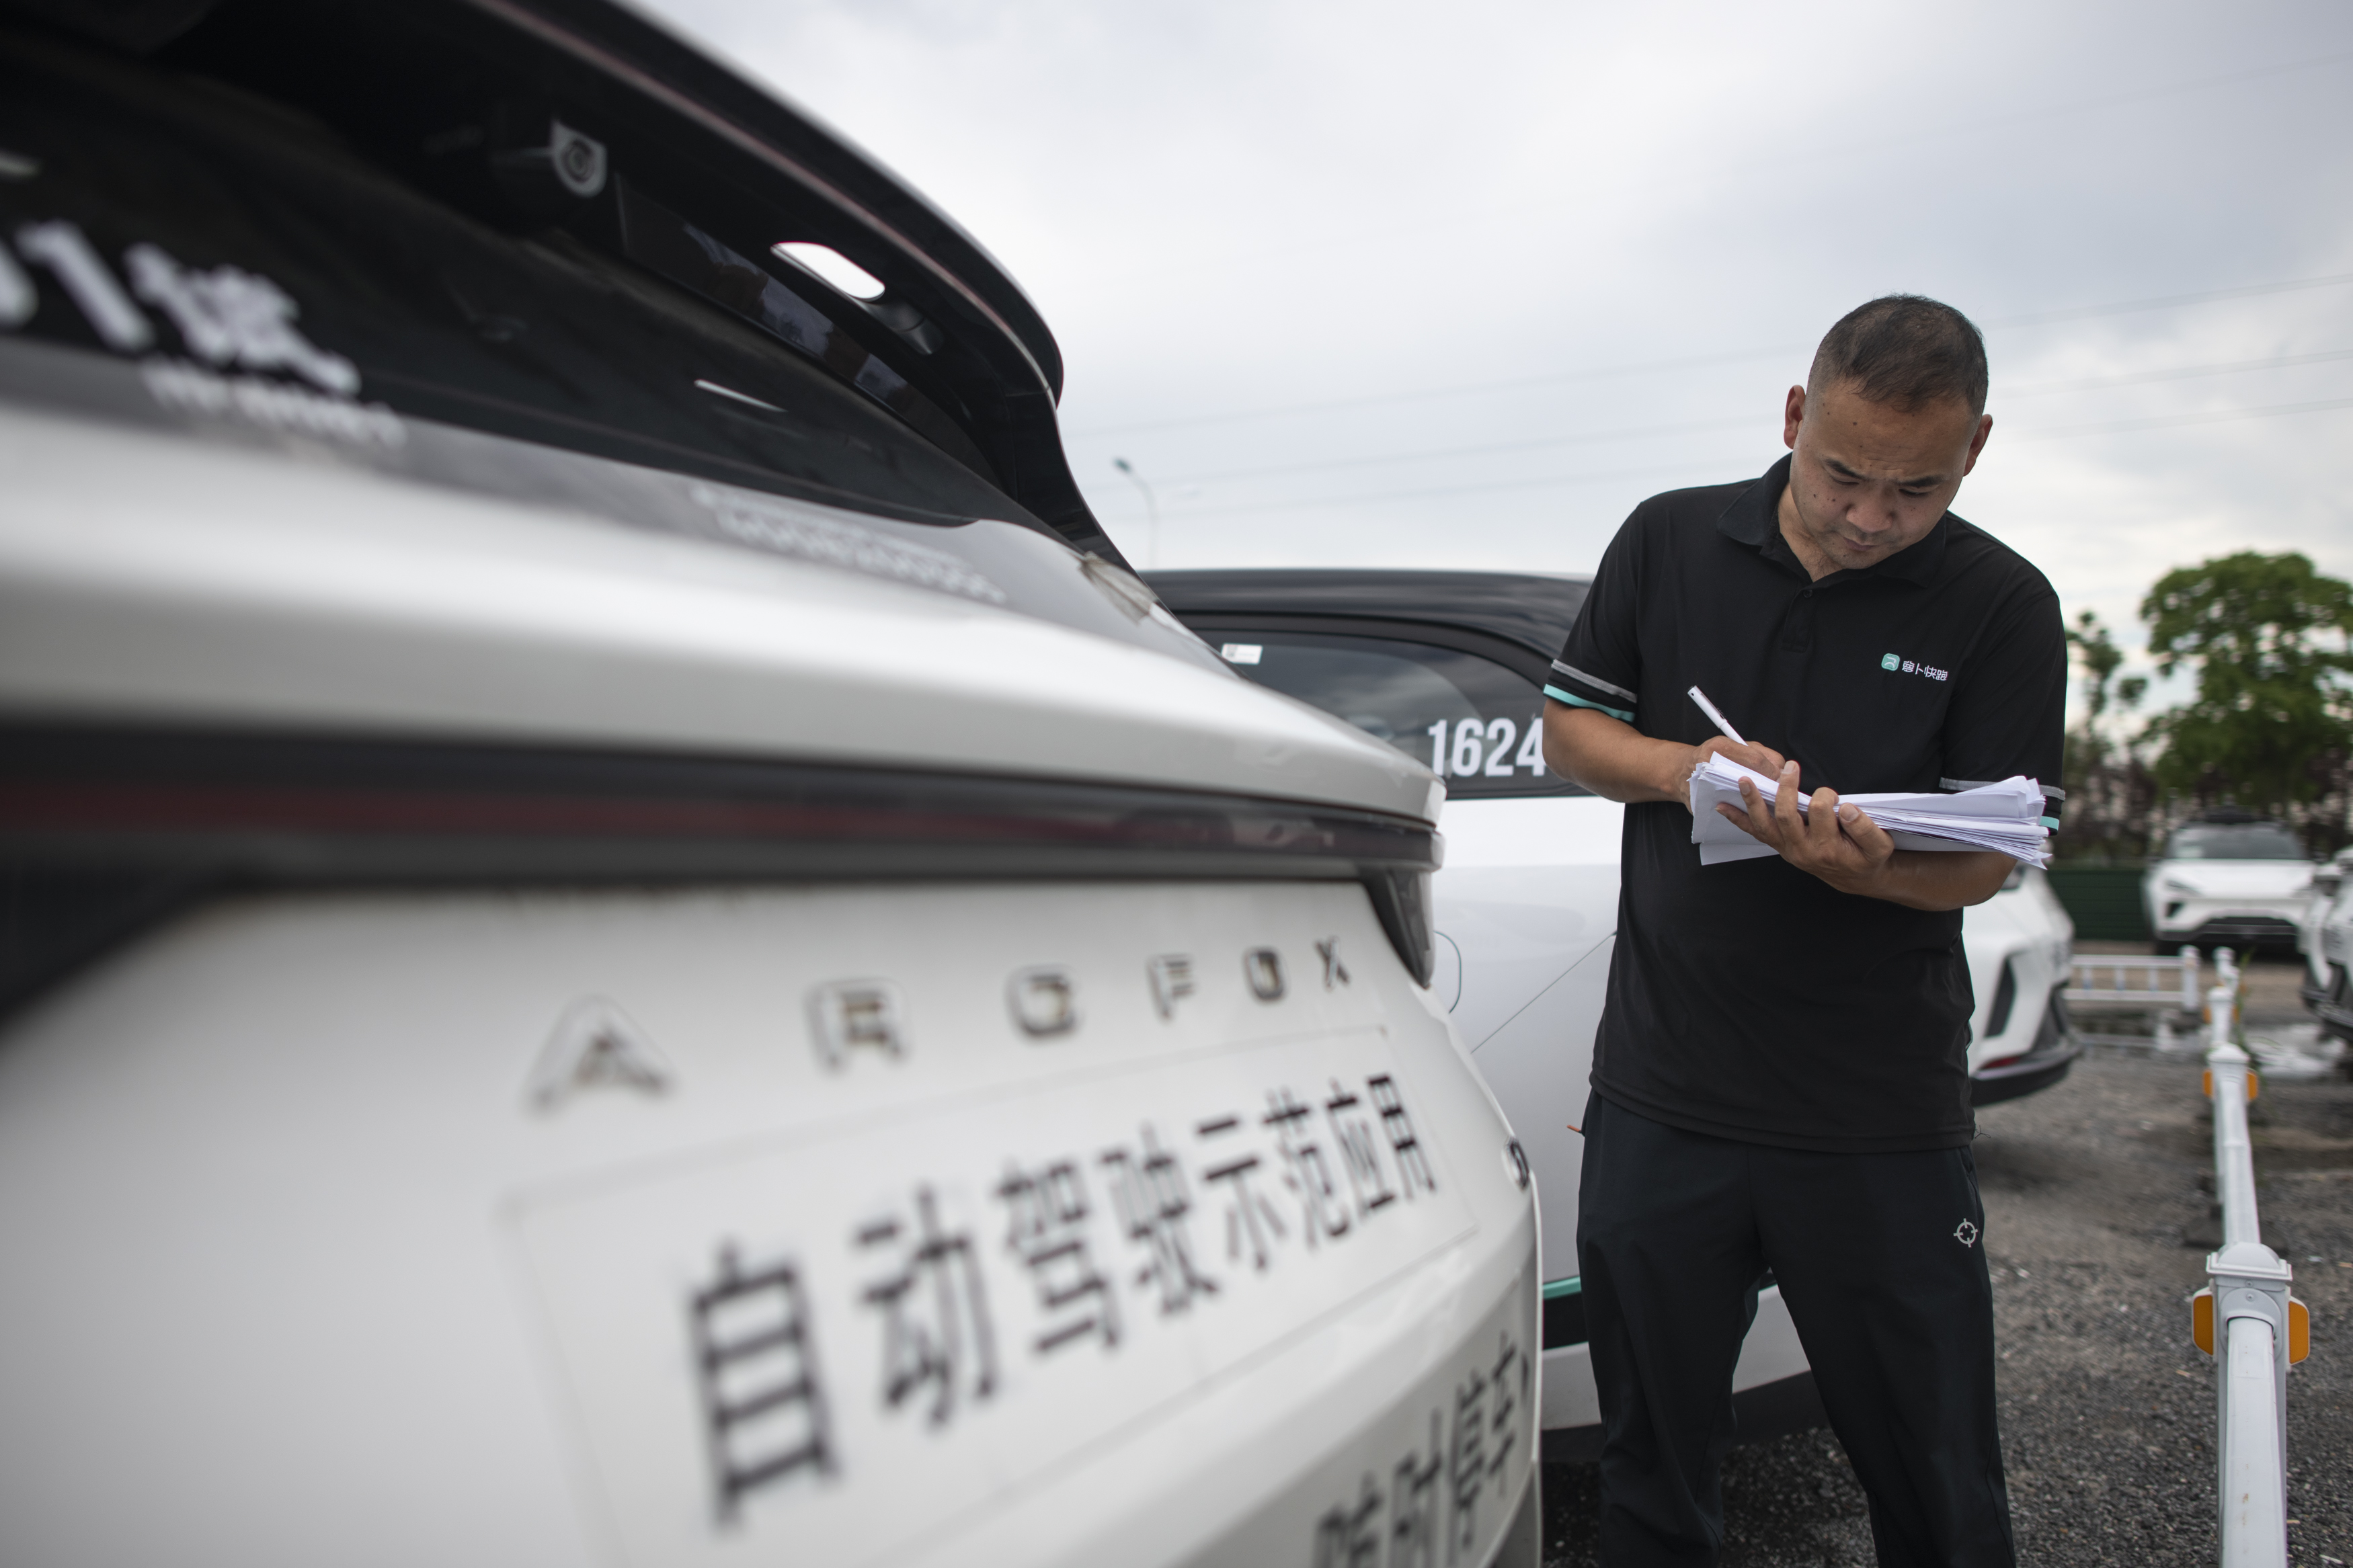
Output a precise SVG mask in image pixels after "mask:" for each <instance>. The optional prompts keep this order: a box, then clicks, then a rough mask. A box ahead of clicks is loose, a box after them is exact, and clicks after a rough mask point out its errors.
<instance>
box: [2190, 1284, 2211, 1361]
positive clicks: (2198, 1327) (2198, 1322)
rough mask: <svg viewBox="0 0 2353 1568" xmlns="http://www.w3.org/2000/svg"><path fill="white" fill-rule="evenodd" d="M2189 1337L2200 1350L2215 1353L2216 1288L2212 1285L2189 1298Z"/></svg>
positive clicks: (2209, 1353)
mask: <svg viewBox="0 0 2353 1568" xmlns="http://www.w3.org/2000/svg"><path fill="white" fill-rule="evenodd" d="M2189 1337H2190V1338H2191V1339H2192V1340H2194V1341H2196V1342H2197V1344H2198V1348H2199V1349H2200V1350H2201V1351H2204V1352H2206V1353H2207V1354H2208V1355H2212V1354H2213V1353H2214V1288H2213V1287H2212V1286H2211V1285H2209V1286H2208V1287H2207V1288H2206V1289H2203V1290H2200V1291H2199V1292H2198V1294H2196V1295H2195V1296H2192V1297H2190V1298H2189Z"/></svg>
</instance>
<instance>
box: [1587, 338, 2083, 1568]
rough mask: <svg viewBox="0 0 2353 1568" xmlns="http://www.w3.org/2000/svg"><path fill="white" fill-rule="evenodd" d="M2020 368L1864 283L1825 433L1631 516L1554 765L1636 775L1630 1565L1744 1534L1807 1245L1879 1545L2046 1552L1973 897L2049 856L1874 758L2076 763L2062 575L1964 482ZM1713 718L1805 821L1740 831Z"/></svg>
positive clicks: (1995, 1555)
mask: <svg viewBox="0 0 2353 1568" xmlns="http://www.w3.org/2000/svg"><path fill="white" fill-rule="evenodd" d="M1985 397H1986V362H1985V349H1984V345H1983V343H1982V342H1981V340H1980V339H1979V338H1978V332H1977V329H1976V328H1975V327H1973V326H1971V325H1970V324H1969V321H1968V319H1967V318H1966V317H1964V316H1962V315H1961V314H1960V312H1958V311H1957V310H1953V309H1951V308H1950V307H1949V306H1946V305H1941V304H1938V303H1936V302H1935V301H1934V300H1923V299H1918V298H1915V297H1911V296H1893V297H1890V298H1887V299H1883V300H1873V301H1872V302H1871V303H1869V304H1867V305H1864V306H1862V308H1861V309H1859V310H1855V311H1853V312H1852V314H1850V315H1848V316H1847V317H1846V318H1845V319H1844V320H1842V321H1840V322H1839V323H1838V324H1837V325H1836V326H1835V327H1832V328H1831V331H1830V335H1829V336H1827V337H1826V338H1824V339H1823V340H1822V345H1821V348H1820V351H1818V353H1816V355H1815V357H1814V363H1813V368H1812V371H1811V372H1810V374H1809V376H1808V379H1807V384H1806V385H1805V386H1802V387H1792V388H1790V389H1789V395H1788V407H1787V410H1786V417H1785V421H1784V428H1783V432H1782V438H1783V440H1784V442H1785V443H1786V444H1787V445H1788V447H1789V448H1790V455H1789V456H1788V457H1787V458H1783V459H1781V461H1779V462H1778V463H1777V464H1775V465H1774V466H1773V468H1771V469H1770V470H1769V471H1767V473H1766V475H1765V477H1764V478H1763V479H1756V480H1750V481H1747V482H1745V483H1740V484H1731V485H1718V486H1714V487H1711V488H1708V489H1692V490H1677V491H1673V492H1671V493H1669V494H1666V495H1662V496H1656V497H1653V498H1652V499H1651V500H1647V501H1645V502H1643V503H1642V504H1641V506H1640V507H1638V508H1636V509H1635V510H1634V514H1633V515H1632V516H1631V517H1630V518H1629V519H1627V521H1626V524H1625V526H1624V527H1623V528H1621V529H1620V531H1619V533H1618V537H1617V539H1616V540H1615V541H1614V542H1612V543H1611V544H1610V546H1609V552H1608V553H1607V554H1605V555H1604V556H1603V557H1602V561H1601V569H1600V571H1599V573H1598V574H1596V575H1595V577H1594V581H1593V587H1592V591H1591V592H1590V593H1589V594H1588V595H1587V597H1586V601H1585V606H1584V609H1583V610H1582V611H1581V612H1580V613H1579V615H1578V616H1577V625H1576V626H1575V628H1574V629H1573V630H1572V631H1571V632H1570V633H1569V637H1568V643H1567V647H1565V648H1563V649H1562V651H1561V657H1560V658H1559V659H1558V660H1557V661H1556V663H1555V664H1554V666H1553V677H1552V684H1551V685H1549V686H1548V687H1546V696H1547V697H1548V698H1550V699H1551V700H1550V701H1549V702H1548V703H1547V704H1546V710H1545V757H1546V761H1547V762H1548V763H1551V765H1552V766H1553V768H1554V769H1555V770H1556V772H1559V773H1565V774H1567V776H1568V777H1570V778H1573V779H1575V780H1576V781H1577V783H1579V784H1584V785H1585V786H1586V787H1587V788H1588V789H1591V790H1593V791H1595V792H1596V793H1597V794H1599V795H1606V796H1608V797H1609V798H1610V799H1612V800H1620V801H1624V802H1626V803H1627V806H1626V823H1625V832H1624V839H1623V846H1622V851H1621V857H1622V858H1621V864H1622V891H1621V892H1620V901H1619V915H1618V945H1617V950H1616V953H1615V956H1614V957H1613V959H1612V961H1611V964H1610V971H1609V1001H1608V1005H1607V1007H1606V1008H1605V1010H1604V1012H1603V1014H1602V1018H1601V1028H1600V1034H1599V1038H1598V1039H1597V1041H1596V1044H1595V1047H1594V1061H1593V1099H1592V1101H1591V1103H1590V1105H1589V1106H1588V1109H1587V1111H1586V1121H1585V1126H1584V1131H1585V1138H1586V1144H1585V1164H1584V1184H1583V1188H1582V1191H1581V1194H1580V1196H1579V1199H1578V1215H1577V1222H1578V1223H1577V1253H1578V1267H1579V1272H1580V1274H1581V1276H1582V1278H1583V1281H1584V1299H1585V1302H1586V1321H1587V1325H1588V1333H1589V1336H1590V1343H1591V1346H1592V1357H1593V1372H1594V1378H1595V1381H1596V1383H1597V1384H1599V1388H1600V1394H1601V1409H1602V1419H1603V1428H1604V1433H1605V1437H1604V1447H1603V1450H1602V1457H1601V1508H1602V1518H1601V1542H1602V1557H1603V1561H1604V1562H1605V1563H1609V1564H1610V1568H1630V1565H1633V1564H1648V1563H1715V1560H1716V1556H1717V1552H1718V1549H1719V1547H1720V1544H1721V1542H1722V1537H1723V1519H1722V1510H1721V1506H1720V1501H1719V1498H1718V1494H1717V1480H1716V1470H1717V1463H1718V1461H1719V1460H1720V1459H1721V1458H1722V1457H1723V1455H1724V1452H1725V1449H1726V1448H1727V1447H1729V1446H1730V1444H1731V1441H1732V1439H1733V1436H1734V1435H1735V1434H1734V1421H1733V1415H1732V1404H1731V1387H1732V1370H1733V1364H1734V1363H1735V1361H1736V1359H1737V1358H1738V1355H1739V1352H1740V1343H1741V1340H1742V1338H1743V1336H1744V1335H1745V1334H1746V1331H1747V1327H1748V1323H1749V1321H1750V1319H1751V1317H1752V1316H1753V1315H1754V1313H1755V1311H1756V1308H1757V1288H1758V1286H1759V1284H1760V1282H1761V1279H1762V1277H1763V1276H1764V1275H1765V1273H1766V1272H1767V1270H1768V1269H1769V1270H1770V1271H1771V1273H1772V1275H1773V1276H1774V1278H1775V1279H1778V1281H1779V1283H1780V1287H1781V1294H1782V1299H1783V1300H1784V1301H1786V1302H1787V1304H1788V1309H1789V1314H1790V1317H1791V1318H1792V1319H1793V1320H1794V1321H1795V1322H1796V1324H1797V1327H1798V1331H1799V1336H1800V1337H1801V1338H1802V1339H1803V1341H1804V1342H1805V1347H1806V1354H1807V1358H1808V1360H1809V1361H1810V1362H1811V1363H1812V1364H1813V1369H1814V1378H1815V1383H1816V1385H1817V1387H1818V1388H1819V1389H1820V1393H1821V1396H1822V1403H1823V1405H1824V1407H1825V1408H1826V1409H1827V1410H1828V1412H1829V1415H1830V1418H1831V1425H1832V1426H1833V1427H1834V1428H1835V1429H1836V1430H1837V1432H1838V1435H1839V1437H1840V1440H1841V1442H1842V1443H1843V1444H1844V1445H1845V1447H1846V1451H1847V1455H1848V1457H1849V1458H1850V1459H1851V1460H1852V1463H1853V1465H1854V1468H1855V1473H1856V1475H1857V1477H1858V1478H1859V1479H1861V1480H1862V1485H1863V1489H1864V1491H1865V1492H1866V1493H1867V1494H1868V1496H1869V1498H1870V1502H1871V1521H1872V1533H1873V1539H1874V1541H1875V1542H1876V1543H1877V1546H1878V1551H1879V1561H1880V1562H1881V1563H1883V1564H1905V1565H1911V1564H1924V1565H1925V1564H1932V1563H1933V1564H2005V1565H2006V1564H2009V1563H2012V1562H2014V1560H2015V1558H2014V1553H2013V1551H2012V1547H2011V1542H2010V1505H2009V1498H2008V1493H2007V1491H2006V1489H2005V1488H2004V1485H2003V1481H2002V1469H2001V1452H2000V1439H1999V1437H1998V1436H1997V1434H1996V1432H1995V1429H1994V1411H1993V1313H1992V1300H1991V1290H1990V1287H1989V1282H1988V1280H1987V1278H1986V1265H1985V1254H1984V1249H1983V1247H1981V1246H1980V1245H1979V1242H1980V1239H1981V1237H1982V1233H1983V1228H1984V1225H1985V1215H1984V1212H1983V1210H1982V1209H1981V1208H1980V1207H1979V1205H1978V1192H1977V1176H1976V1167H1975V1165H1974V1163H1972V1161H1971V1159H1970V1155H1969V1150H1968V1144H1969V1141H1970V1139H1971V1138H1972V1137H1974V1136H1975V1132H1976V1125H1975V1119H1974V1117H1973V1115H1972V1113H1971V1111H1970V1101H1969V1079H1968V1066H1967V1061H1966V1052H1967V1049H1968V1020H1969V1015H1970V1012H1971V1010H1972V1007H1971V996H1970V991H1969V978H1968V965H1967V963H1966V962H1965V961H1964V959H1963V956H1962V951H1961V915H1960V911H1961V910H1962V909H1963V908H1964V907H1966V906H1968V905H1969V904H1974V903H1979V902H1982V901H1983V900H1986V899H1988V898H1990V897H1991V896H1992V895H1993V894H1994V892H1995V891H1996V890H1998V889H2000V886H2001V884H2002V882H2003V879H2005V878H2006V877H2007V876H2008V875H2009V873H2010V869H2011V867H2012V862H2011V861H2010V859H2009V858H2007V857H2005V856H2002V855H1999V854H1993V853H1983V852H1968V853H1951V854H1945V853H1931V852H1923V851H1914V850H1899V849H1896V848H1895V847H1894V846H1893V845H1892V844H1891V843H1890V841H1889V839H1888V837H1887V835H1886V834H1885V833H1884V832H1883V831H1881V830H1880V828H1879V827H1878V826H1876V825H1875V824H1873V822H1872V821H1871V820H1870V818H1869V817H1868V816H1865V815H1863V814H1862V812H1861V811H1859V810H1858V809H1857V808H1856V807H1855V806H1853V805H1841V804H1840V799H1839V795H1838V794H1837V793H1836V792H1838V791H1850V792H1854V793H1862V792H1866V791H1877V790H1904V791H1926V790H1936V789H1939V788H1942V789H1948V790H1949V789H1957V788H1963V787H1966V786H1968V784H1978V783H1984V782H1988V781H1991V780H1997V779H2002V778H2008V777H2010V775H2012V774H2016V773H2023V774H2026V775H2027V776H2028V777H2030V778H2034V779H2039V780H2056V779H2057V778H2058V777H2059V763H2060V743H2061V742H2060V735H2061V726H2062V710H2063V703H2064V699H2065V692H2066V642H2065V637H2064V635H2063V629H2062V626H2061V622H2060V616H2059V605H2058V600H2057V598H2056V596H2055V595H2053V594H2052V591H2051V585H2050V584H2048V583H2047V582H2045V581H2044V580H2043V577H2042V574H2041V573H2039V572H2037V571H2036V570H2035V569H2034V568H2033V567H2032V566H2031V565H2029V564H2028V563H2026V562H2025V561H2024V560H2023V559H2021V557H2020V556H2019V555H2018V554H2016V553H2015V552H2012V551H2011V550H2010V549H2009V548H2008V547H2006V546H2004V545H2002V544H2000V543H1999V542H1996V541H1995V540H1994V539H1993V538H1991V537H1990V536H1989V535H1988V534H1986V533H1984V532H1982V531H1979V530H1978V529H1977V528H1974V527H1972V526H1971V525H1970V524H1968V523H1967V522H1964V521H1962V520H1961V519H1959V518H1957V517H1956V516H1954V515H1953V514H1952V513H1951V512H1949V511H1947V510H1946V508H1947V505H1948V504H1949V503H1950V502H1951V501H1952V500H1953V497H1954V495H1955V493H1956V492H1957V490H1958V489H1960V484H1961V479H1962V477H1963V476H1964V475H1966V474H1967V473H1968V471H1969V469H1970V468H1972V467H1973V466H1974V465H1975V464H1976V462H1977V458H1978V453H1979V452H1980V451H1981V450H1982V449H1983V448H1984V446H1985V441H1986V437H1987V435H1988V434H1989V432H1990V430H1991V429H1992V425H1993V422H1992V421H1991V420H1990V419H1989V418H1987V417H1986V416H1985V413H1984V409H1985ZM1694 686H1697V687H1699V688H1700V689H1702V690H1703V691H1704V692H1705V693H1706V694H1707V695H1708V696H1709V697H1710V698H1711V699H1713V700H1714V701H1715V704H1716V705H1717V707H1718V709H1719V710H1721V711H1722V712H1723V714H1724V715H1725V718H1726V719H1728V720H1729V721H1731V723H1732V725H1733V726H1734V727H1735V728H1736V729H1738V730H1739V731H1741V732H1742V733H1743V734H1744V735H1746V736H1751V737H1755V738H1756V743H1752V744H1742V743H1739V742H1734V741H1732V740H1730V739H1727V738H1725V736H1722V735H1720V734H1718V733H1717V732H1716V730H1715V725H1714V724H1713V723H1711V722H1710V721H1709V720H1708V719H1707V717H1706V716H1705V715H1704V713H1702V712H1701V711H1700V710H1699V708H1698V707H1697V705H1696V704H1694V702H1693V701H1692V700H1690V698H1689V697H1687V696H1686V695H1685V693H1686V691H1687V690H1688V689H1690V688H1692V687H1694ZM1708 752H1720V753H1722V754H1724V755H1725V756H1726V757H1729V758H1731V759H1732V760H1734V761H1736V762H1739V763H1746V764H1747V765H1748V766H1750V767H1753V768H1756V769H1757V770H1759V771H1760V772H1764V773H1771V774H1774V775H1777V776H1778V779H1779V780H1780V788H1779V791H1778V795H1779V802H1778V805H1777V806H1775V807H1771V808H1767V807H1766V806H1765V805H1763V803H1762V801H1761V800H1760V799H1759V798H1758V797H1757V795H1756V794H1755V792H1754V790H1753V789H1751V788H1746V787H1744V799H1745V800H1746V803H1747V805H1748V810H1747V811H1746V813H1741V812H1736V811H1733V810H1732V809H1731V808H1729V807H1726V808H1724V809H1725V814H1726V815H1727V816H1731V817H1732V818H1733V819H1734V820H1735V821H1736V822H1737V823H1738V824H1739V826H1742V827H1743V828H1745V829H1746V831H1747V832H1748V833H1750V834H1751V835H1752V836H1754V837H1756V838H1757V839H1758V840H1759V841H1760V842H1761V843H1763V844H1765V845H1767V846H1768V847H1771V848H1772V849H1773V850H1774V851H1776V853H1775V854H1774V855H1772V856H1769V857H1766V858H1753V859H1746V860H1739V861H1735V862H1731V863H1727V864H1720V865H1715V866H1709V867H1703V866H1701V864H1700V859H1699V851H1698V849H1697V847H1694V845H1693V843H1692V842H1691V837H1692V821H1691V816H1690V813H1689V808H1688V806H1687V805H1686V804H1685V803H1686V801H1687V799H1688V784H1689V781H1690V779H1691V775H1692V770H1693V769H1694V767H1696V766H1697V765H1698V763H1699V762H1700V760H1701V759H1702V758H1703V757H1704V755H1706V754H1707V753H1708ZM1801 788H1802V789H1803V790H1805V791H1809V792H1810V801H1809V804H1810V811H1809V813H1808V814H1807V815H1805V816H1800V815H1799V812H1798V809H1797V802H1798V798H1799V790H1800V789H1801ZM2058 793H2059V792H2058V791H2057V790H2055V789H2050V790H2046V791H2045V794H2046V795H2051V796H2053V797H2055V796H2056V795H2058ZM2046 820H2048V819H2047V818H2046Z"/></svg>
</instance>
